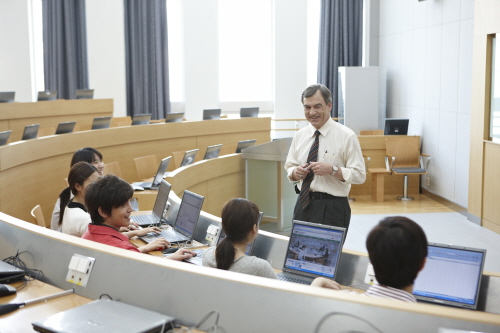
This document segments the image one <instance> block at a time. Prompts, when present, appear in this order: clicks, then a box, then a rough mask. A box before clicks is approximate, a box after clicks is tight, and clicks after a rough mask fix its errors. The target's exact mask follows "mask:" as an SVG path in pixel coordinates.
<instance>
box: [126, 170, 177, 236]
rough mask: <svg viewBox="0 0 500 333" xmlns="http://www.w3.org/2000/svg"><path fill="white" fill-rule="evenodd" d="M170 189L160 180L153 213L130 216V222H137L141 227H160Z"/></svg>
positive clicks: (166, 183) (170, 186)
mask: <svg viewBox="0 0 500 333" xmlns="http://www.w3.org/2000/svg"><path fill="white" fill-rule="evenodd" d="M171 189H172V185H170V184H169V183H168V182H166V181H164V180H163V179H162V180H161V181H160V187H159V188H158V194H157V195H156V201H155V205H154V207H153V213H152V214H149V215H135V216H132V221H134V222H137V223H138V224H139V225H140V226H141V227H149V226H151V225H155V226H157V225H160V224H161V222H162V218H163V213H164V212H165V207H167V201H168V195H169V194H170V190H171Z"/></svg>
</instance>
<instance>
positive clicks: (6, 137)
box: [0, 131, 12, 146]
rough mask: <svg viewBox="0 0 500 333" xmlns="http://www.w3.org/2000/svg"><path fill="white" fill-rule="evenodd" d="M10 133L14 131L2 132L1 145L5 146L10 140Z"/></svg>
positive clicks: (0, 133)
mask: <svg viewBox="0 0 500 333" xmlns="http://www.w3.org/2000/svg"><path fill="white" fill-rule="evenodd" d="M10 133H12V131H5V132H0V146H3V145H4V144H6V143H7V141H9V137H10Z"/></svg>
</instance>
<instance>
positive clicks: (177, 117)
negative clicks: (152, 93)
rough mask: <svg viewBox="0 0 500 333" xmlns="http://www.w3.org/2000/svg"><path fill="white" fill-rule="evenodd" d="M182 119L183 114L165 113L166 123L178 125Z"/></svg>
mask: <svg viewBox="0 0 500 333" xmlns="http://www.w3.org/2000/svg"><path fill="white" fill-rule="evenodd" d="M183 119H184V112H175V113H167V115H166V116H165V122H166V123H180V122H182V121H183Z"/></svg>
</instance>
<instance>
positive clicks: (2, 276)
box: [0, 261, 25, 284]
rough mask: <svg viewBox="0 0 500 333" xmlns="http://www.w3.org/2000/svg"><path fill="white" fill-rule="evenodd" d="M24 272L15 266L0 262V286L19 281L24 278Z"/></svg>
mask: <svg viewBox="0 0 500 333" xmlns="http://www.w3.org/2000/svg"><path fill="white" fill-rule="evenodd" d="M24 274H25V273H24V271H23V270H22V269H20V268H18V267H16V266H13V265H11V264H8V263H6V262H5V261H0V284H5V283H11V282H15V281H19V280H21V279H22V278H24Z"/></svg>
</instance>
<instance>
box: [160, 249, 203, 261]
mask: <svg viewBox="0 0 500 333" xmlns="http://www.w3.org/2000/svg"><path fill="white" fill-rule="evenodd" d="M195 255H196V254H195V253H194V252H193V251H191V250H187V249H179V250H177V251H176V252H175V253H174V254H172V255H171V256H168V257H167V258H166V259H172V260H177V261H182V260H184V259H189V258H192V257H194V256H195Z"/></svg>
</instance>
